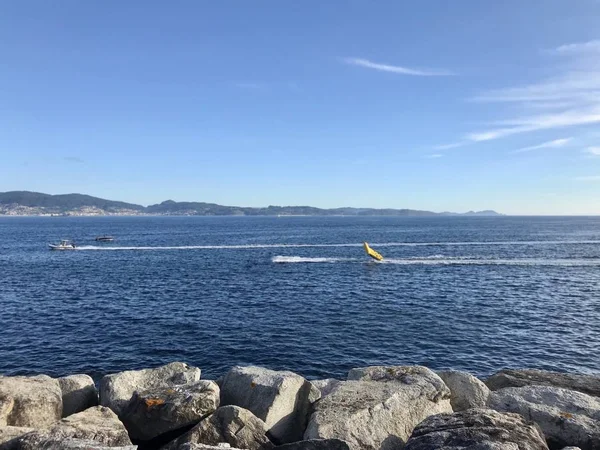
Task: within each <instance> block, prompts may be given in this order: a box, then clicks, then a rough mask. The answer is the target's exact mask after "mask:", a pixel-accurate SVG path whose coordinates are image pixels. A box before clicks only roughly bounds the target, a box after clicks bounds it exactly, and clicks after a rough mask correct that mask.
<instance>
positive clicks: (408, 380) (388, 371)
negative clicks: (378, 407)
mask: <svg viewBox="0 0 600 450" xmlns="http://www.w3.org/2000/svg"><path fill="white" fill-rule="evenodd" d="M348 380H356V381H380V382H397V383H400V384H401V385H404V386H409V385H420V386H427V387H428V388H429V389H434V390H435V391H437V392H438V395H439V396H440V398H446V399H449V398H450V390H449V389H448V386H446V384H445V383H444V382H443V381H442V379H441V378H440V377H439V376H438V375H436V373H435V372H433V371H431V370H430V369H428V368H427V367H425V366H370V367H359V368H356V369H351V370H350V372H348Z"/></svg>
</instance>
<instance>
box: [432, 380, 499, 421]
mask: <svg viewBox="0 0 600 450" xmlns="http://www.w3.org/2000/svg"><path fill="white" fill-rule="evenodd" d="M437 374H438V376H439V377H440V378H441V379H442V380H443V381H444V383H446V386H448V388H449V389H450V393H451V395H450V404H451V405H452V409H453V410H454V411H464V410H465V409H469V408H485V406H486V405H487V399H488V397H489V396H490V390H489V389H488V387H487V386H486V385H485V384H483V382H482V381H480V380H478V379H477V378H475V377H474V376H473V375H471V374H470V373H467V372H459V371H456V370H446V371H442V372H437Z"/></svg>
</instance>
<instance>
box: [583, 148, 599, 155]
mask: <svg viewBox="0 0 600 450" xmlns="http://www.w3.org/2000/svg"><path fill="white" fill-rule="evenodd" d="M584 152H586V153H589V154H590V155H594V156H600V147H588V148H586V149H585V150H584Z"/></svg>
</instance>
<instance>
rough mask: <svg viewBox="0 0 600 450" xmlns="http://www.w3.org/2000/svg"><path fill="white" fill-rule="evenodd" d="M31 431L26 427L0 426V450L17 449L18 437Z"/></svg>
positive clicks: (31, 429)
mask: <svg viewBox="0 0 600 450" xmlns="http://www.w3.org/2000/svg"><path fill="white" fill-rule="evenodd" d="M32 431H33V428H27V427H11V426H6V427H0V450H18V448H19V442H18V438H20V437H21V436H24V435H26V434H27V433H30V432H32Z"/></svg>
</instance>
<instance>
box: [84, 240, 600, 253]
mask: <svg viewBox="0 0 600 450" xmlns="http://www.w3.org/2000/svg"><path fill="white" fill-rule="evenodd" d="M594 244H595V245H600V241H495V242H485V241H472V242H384V243H380V244H375V243H374V244H371V245H373V247H436V246H439V247H449V246H458V247H460V246H477V245H479V246H484V245H496V246H497V245H507V246H516V245H594ZM362 246H363V244H362V243H346V244H240V245H178V246H128V247H117V246H110V247H109V246H95V245H84V246H81V247H77V248H76V249H77V250H108V251H116V250H252V249H263V248H336V247H362Z"/></svg>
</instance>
